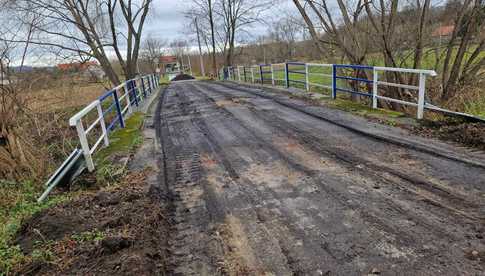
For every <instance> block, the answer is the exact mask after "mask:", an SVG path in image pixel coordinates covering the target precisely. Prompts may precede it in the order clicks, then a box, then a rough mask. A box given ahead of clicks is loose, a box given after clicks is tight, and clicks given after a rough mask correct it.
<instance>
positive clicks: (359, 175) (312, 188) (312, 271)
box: [155, 82, 485, 275]
mask: <svg viewBox="0 0 485 276" xmlns="http://www.w3.org/2000/svg"><path fill="white" fill-rule="evenodd" d="M155 125H156V126H157V127H158V128H157V132H158V135H159V138H160V139H161V143H162V152H163V153H162V154H163V161H164V162H162V163H163V171H164V173H163V181H162V182H163V183H164V184H165V187H164V188H165V189H167V191H168V193H169V194H170V196H171V199H172V203H171V211H170V215H171V217H172V218H171V219H172V222H173V223H172V226H171V227H172V229H171V230H170V231H168V232H169V233H170V236H169V243H168V244H169V255H170V256H171V257H170V260H169V265H168V268H167V269H168V270H169V272H170V274H171V273H181V274H184V275H191V274H193V275H200V274H206V275H213V274H225V273H228V274H233V275H234V274H251V275H254V274H260V275H261V274H269V275H271V274H272V275H294V274H296V275H356V274H357V275H358V274H368V273H371V274H372V273H373V274H379V273H381V274H384V275H395V274H396V273H405V274H410V275H421V274H434V275H436V274H443V275H463V274H472V275H475V274H480V273H483V268H484V264H485V244H484V239H483V236H484V235H485V233H483V232H484V231H485V227H484V225H483V222H484V215H485V214H484V212H485V209H484V207H485V205H484V197H485V187H484V184H485V167H484V165H483V163H482V162H483V160H485V159H483V156H482V155H480V154H478V153H469V152H467V151H466V150H464V149H462V148H455V147H454V146H450V145H446V144H442V143H440V142H437V141H434V140H427V139H424V138H419V137H414V136H412V135H410V134H408V133H406V132H405V131H404V130H402V129H397V128H392V127H389V126H383V125H378V124H375V123H371V122H368V121H367V120H365V119H363V118H359V117H356V116H353V115H350V114H348V113H345V112H341V111H337V110H332V109H328V108H325V107H316V106H311V105H309V104H308V103H305V102H303V101H301V100H297V99H293V98H292V97H289V96H288V95H284V94H281V93H279V94H278V93H275V91H269V90H268V91H266V90H265V91H263V90H260V89H257V88H251V87H244V86H236V85H233V84H223V83H219V82H178V83H173V84H172V85H170V86H169V88H168V89H167V90H166V91H165V94H164V95H163V97H161V100H160V104H159V107H158V111H157V113H156V116H155Z"/></svg>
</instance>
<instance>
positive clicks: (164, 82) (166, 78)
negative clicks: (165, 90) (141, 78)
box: [158, 76, 170, 85]
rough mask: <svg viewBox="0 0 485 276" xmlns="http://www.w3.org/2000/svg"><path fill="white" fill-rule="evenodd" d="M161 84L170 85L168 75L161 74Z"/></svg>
mask: <svg viewBox="0 0 485 276" xmlns="http://www.w3.org/2000/svg"><path fill="white" fill-rule="evenodd" d="M158 84H160V85H169V84H170V80H169V79H168V76H161V77H160V81H159V82H158Z"/></svg>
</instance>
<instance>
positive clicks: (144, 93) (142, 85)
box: [140, 77, 147, 98]
mask: <svg viewBox="0 0 485 276" xmlns="http://www.w3.org/2000/svg"><path fill="white" fill-rule="evenodd" d="M140 80H141V90H142V91H143V97H144V98H146V97H147V91H146V88H145V81H143V77H141V78H140Z"/></svg>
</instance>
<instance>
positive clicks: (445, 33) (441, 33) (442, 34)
mask: <svg viewBox="0 0 485 276" xmlns="http://www.w3.org/2000/svg"><path fill="white" fill-rule="evenodd" d="M454 30H455V25H447V26H440V27H438V28H436V29H435V30H434V31H433V32H432V33H431V36H432V37H436V38H446V37H450V36H451V35H452V34H453V31H454Z"/></svg>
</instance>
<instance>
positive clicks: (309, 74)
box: [223, 62, 444, 119]
mask: <svg viewBox="0 0 485 276" xmlns="http://www.w3.org/2000/svg"><path fill="white" fill-rule="evenodd" d="M262 66H270V68H271V83H272V85H278V83H277V82H278V81H279V82H284V83H285V84H286V87H290V84H291V83H297V84H298V83H299V84H300V85H305V89H306V90H307V91H311V87H320V88H324V89H328V90H330V91H331V92H332V97H333V98H335V97H336V95H337V92H346V93H353V94H358V95H360V96H367V97H372V107H373V108H377V107H378V100H383V101H389V102H394V103H398V104H403V105H410V106H415V107H417V114H416V117H417V118H418V119H422V118H423V115H424V109H425V108H428V109H433V110H444V109H440V108H438V107H436V106H433V105H431V104H429V103H426V102H425V97H426V77H427V76H430V77H434V76H436V72H435V71H433V70H422V69H407V68H391V67H374V66H364V65H341V64H319V63H301V62H286V63H278V64H270V65H252V66H249V69H250V73H251V79H250V81H251V82H252V83H255V82H257V80H256V78H255V70H257V71H258V72H261V70H262V69H261V68H262ZM289 66H293V67H295V66H296V67H298V66H300V68H303V67H304V70H303V69H289ZM281 67H283V68H281ZM319 68H320V69H321V70H325V69H326V68H328V69H329V70H330V72H329V73H323V72H319V71H318V70H319ZM339 69H345V70H350V71H352V72H354V73H355V72H358V71H365V70H371V71H372V79H370V80H369V79H366V78H365V79H364V78H362V77H360V78H359V77H354V76H341V75H338V72H337V71H338V70H339ZM241 70H243V71H244V72H246V67H244V66H238V67H237V71H238V78H235V76H231V70H228V72H229V74H228V77H229V79H233V80H236V81H244V79H242V78H241V77H240V76H241V75H240V72H241ZM223 71H224V70H223ZM315 71H317V72H315ZM280 72H284V78H281V77H279V75H281V73H280ZM386 72H398V73H407V74H417V75H418V76H417V77H418V80H419V81H418V85H417V86H415V85H410V84H404V83H391V82H386V81H383V80H380V78H379V77H380V73H386ZM292 74H293V75H300V76H301V75H304V78H303V77H302V78H300V79H291V77H290V75H292ZM315 76H316V77H318V79H320V80H324V79H326V80H327V82H323V83H330V85H326V84H322V83H316V82H315V81H313V79H315ZM338 80H340V82H338ZM344 81H353V82H357V83H360V82H364V83H366V84H368V85H369V86H370V85H371V84H372V91H368V92H361V91H353V90H350V89H348V88H346V87H339V86H338V85H339V84H341V83H342V82H344ZM380 86H381V87H383V86H387V87H396V88H400V89H405V90H412V91H417V102H410V101H406V100H402V99H394V98H390V97H386V96H384V95H379V87H380Z"/></svg>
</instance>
